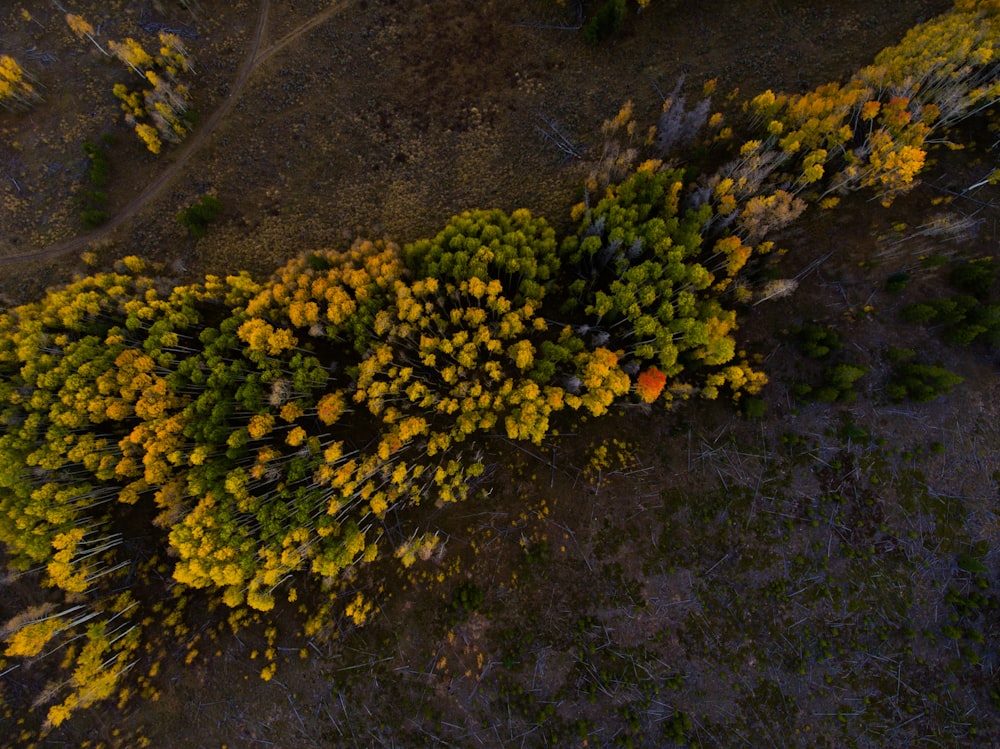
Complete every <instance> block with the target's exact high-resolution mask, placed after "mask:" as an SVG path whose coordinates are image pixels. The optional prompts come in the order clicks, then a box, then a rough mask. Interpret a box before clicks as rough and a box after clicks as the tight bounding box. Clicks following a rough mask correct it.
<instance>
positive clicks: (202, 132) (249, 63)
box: [0, 0, 348, 266]
mask: <svg viewBox="0 0 1000 749" xmlns="http://www.w3.org/2000/svg"><path fill="white" fill-rule="evenodd" d="M347 3H348V0H338V1H336V2H333V3H332V4H331V5H330V6H329V7H327V8H326V9H324V10H322V11H320V12H319V13H317V14H316V15H315V16H313V17H312V18H310V19H309V20H308V21H306V22H305V23H303V24H302V25H301V26H299V27H298V28H296V29H294V30H293V31H291V32H289V33H288V34H286V35H285V36H283V37H282V38H281V39H279V40H278V41H277V42H275V43H274V44H271V45H270V46H268V47H266V48H265V49H263V50H262V49H261V45H262V43H263V40H264V35H265V33H266V31H267V16H268V11H269V10H270V4H271V3H270V0H261V2H260V9H259V11H258V14H257V26H256V28H254V32H253V36H252V38H251V39H250V44H249V48H248V50H247V54H246V57H245V58H244V60H243V63H242V64H241V65H240V68H239V70H238V71H237V73H236V79H235V80H234V81H233V84H232V87H231V88H230V90H229V93H228V94H227V95H226V98H225V99H224V100H223V102H222V103H221V104H220V105H219V106H218V107H217V108H216V110H215V111H214V112H212V116H211V117H209V118H208V119H207V120H206V121H205V122H204V123H203V124H201V125H199V126H198V129H197V130H196V132H195V133H194V134H193V135H192V136H191V137H190V138H188V139H187V140H185V141H184V142H183V143H182V144H181V146H180V148H179V149H178V150H177V151H176V152H175V153H174V161H173V163H172V164H170V166H168V167H167V168H166V169H164V170H163V171H162V172H160V174H159V175H158V176H157V177H156V179H154V180H153V181H152V182H150V183H149V184H148V185H146V188H145V189H144V190H143V191H142V192H140V193H139V194H138V195H136V196H135V197H134V198H132V200H130V201H129V202H128V203H126V204H125V205H124V206H123V207H122V209H121V210H120V211H119V212H118V213H117V214H115V215H114V216H113V217H112V218H111V219H110V220H109V221H108V222H107V223H105V224H103V225H101V226H100V227H99V228H98V229H95V230H94V231H91V232H87V233H86V234H81V235H79V236H76V237H73V238H72V239H67V240H65V241H62V242H57V243H56V244H53V245H49V246H48V247H46V248H44V249H41V250H37V251H35V252H27V253H24V254H22V255H8V256H6V257H0V266H4V265H13V264H15V263H25V262H32V261H37V260H46V259H49V258H54V257H59V256H60V255H66V254H68V253H71V252H79V251H81V250H83V249H85V248H86V247H87V246H88V245H89V244H90V243H92V242H99V241H101V240H102V239H105V238H107V237H108V236H109V235H110V234H111V233H112V232H113V231H114V230H115V229H117V228H118V227H119V226H121V225H122V224H124V223H125V222H126V221H128V220H129V219H131V218H132V217H133V216H135V215H136V214H137V213H138V212H139V211H141V210H142V209H143V207H144V206H145V205H146V204H147V203H149V202H150V201H151V200H153V199H155V198H156V197H158V196H159V195H160V194H161V193H162V192H163V191H164V190H165V189H166V188H167V186H168V185H169V184H170V183H171V182H172V181H173V180H174V178H175V177H177V175H178V174H179V173H180V172H181V170H182V169H183V168H184V167H185V166H186V165H187V162H188V161H189V160H190V159H191V157H192V156H194V154H195V153H197V152H198V149H199V148H201V147H202V146H203V145H204V144H205V142H206V141H207V140H208V139H209V137H211V135H212V133H213V132H214V131H215V128H216V127H217V126H218V124H219V123H220V122H221V121H222V120H223V118H224V117H225V116H226V115H227V114H229V111H230V110H231V109H232V108H233V105H234V104H236V100H237V99H239V97H240V94H241V93H242V92H243V89H244V87H245V86H246V84H247V81H249V80H250V76H251V75H252V74H253V72H254V71H255V70H256V69H257V67H258V66H259V65H261V64H262V63H264V62H265V61H267V60H268V59H269V58H270V57H271V56H272V55H274V54H275V53H276V52H279V51H281V50H282V49H284V48H285V47H287V46H288V45H289V44H291V43H292V42H294V41H295V40H296V39H298V38H299V37H300V36H302V35H303V34H305V33H306V32H308V31H311V30H312V29H314V28H316V27H317V26H319V25H320V24H321V23H323V22H324V21H326V20H327V19H329V18H330V17H331V16H332V15H333V14H334V13H336V12H338V11H340V10H341V9H342V8H343V7H344V6H345V5H347Z"/></svg>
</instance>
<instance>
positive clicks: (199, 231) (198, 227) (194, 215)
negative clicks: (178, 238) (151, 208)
mask: <svg viewBox="0 0 1000 749" xmlns="http://www.w3.org/2000/svg"><path fill="white" fill-rule="evenodd" d="M221 211H222V202H221V201H220V200H219V199H218V198H217V197H215V196H214V195H209V194H207V193H206V194H205V195H202V196H201V197H200V198H198V200H196V201H195V202H194V203H192V204H191V205H190V206H188V207H187V208H185V209H184V210H182V211H181V212H180V213H178V214H177V220H178V221H179V222H180V223H181V226H183V227H185V228H186V229H187V230H188V233H189V234H190V235H191V238H192V239H201V238H202V237H204V236H205V234H206V233H207V232H208V225H209V223H211V222H212V221H214V220H215V217H216V216H218V215H219V213H220V212H221Z"/></svg>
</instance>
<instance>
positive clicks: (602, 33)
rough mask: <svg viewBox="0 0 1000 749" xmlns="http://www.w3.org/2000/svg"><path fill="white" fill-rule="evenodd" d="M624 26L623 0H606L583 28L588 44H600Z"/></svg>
mask: <svg viewBox="0 0 1000 749" xmlns="http://www.w3.org/2000/svg"><path fill="white" fill-rule="evenodd" d="M624 24H625V0H606V1H605V2H604V4H603V5H601V7H600V8H599V9H598V10H597V13H596V14H594V17H593V18H591V19H590V20H589V21H588V22H587V24H586V25H585V26H584V27H583V38H584V39H586V40H587V43H588V44H600V43H601V42H603V41H604V40H605V39H607V38H608V37H609V36H613V35H614V34H617V33H618V32H619V31H621V29H622V26H623V25H624Z"/></svg>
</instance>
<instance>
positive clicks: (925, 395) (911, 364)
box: [886, 349, 963, 403]
mask: <svg viewBox="0 0 1000 749" xmlns="http://www.w3.org/2000/svg"><path fill="white" fill-rule="evenodd" d="M915 356H916V354H915V352H913V351H912V350H910V349H890V350H889V352H887V358H888V359H889V360H890V361H894V362H895V364H896V365H895V367H894V368H893V374H892V379H891V380H890V382H889V385H888V386H887V388H886V394H887V395H888V396H889V398H890V399H891V400H894V401H897V402H899V401H904V400H912V401H916V402H917V403H927V402H929V401H932V400H934V399H935V398H937V397H938V396H939V395H943V394H944V393H948V392H950V391H951V389H952V388H953V387H955V385H958V384H959V383H961V382H962V381H963V379H962V378H961V377H959V376H958V375H956V374H954V373H952V372H949V371H948V370H947V369H945V368H944V367H940V366H937V365H932V364H922V363H920V362H916V361H913V359H914V357H915Z"/></svg>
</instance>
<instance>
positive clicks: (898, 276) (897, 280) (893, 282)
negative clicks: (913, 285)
mask: <svg viewBox="0 0 1000 749" xmlns="http://www.w3.org/2000/svg"><path fill="white" fill-rule="evenodd" d="M911 278H912V276H910V274H909V273H905V272H903V271H900V272H899V273H893V274H892V275H891V276H889V277H888V278H887V279H886V280H885V290H886V291H887V292H889V293H890V294H898V293H899V292H900V291H902V290H903V289H905V288H906V287H907V285H908V284H909V283H910V279H911Z"/></svg>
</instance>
